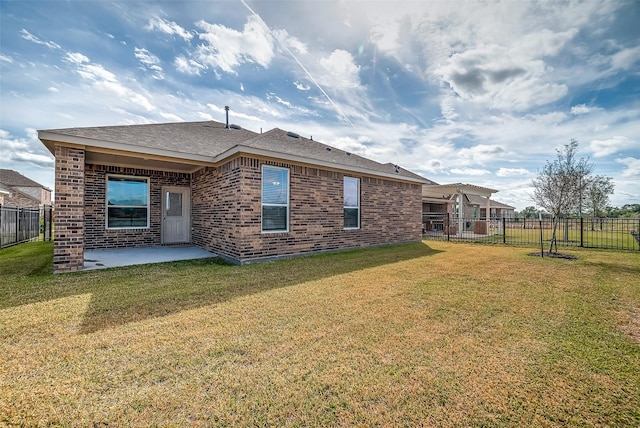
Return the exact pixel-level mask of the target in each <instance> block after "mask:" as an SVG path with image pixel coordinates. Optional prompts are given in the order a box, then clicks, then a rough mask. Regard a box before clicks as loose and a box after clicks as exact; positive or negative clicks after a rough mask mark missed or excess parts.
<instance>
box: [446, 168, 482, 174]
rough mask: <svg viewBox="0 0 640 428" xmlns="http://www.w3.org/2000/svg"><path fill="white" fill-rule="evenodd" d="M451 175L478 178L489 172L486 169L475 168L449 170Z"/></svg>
mask: <svg viewBox="0 0 640 428" xmlns="http://www.w3.org/2000/svg"><path fill="white" fill-rule="evenodd" d="M449 171H450V172H451V173H452V174H458V175H470V176H480V175H489V174H491V171H489V170H486V169H477V168H451V169H450V170H449Z"/></svg>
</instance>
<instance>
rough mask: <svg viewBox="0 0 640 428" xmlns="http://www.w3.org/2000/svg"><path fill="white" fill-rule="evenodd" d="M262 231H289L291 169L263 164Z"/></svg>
mask: <svg viewBox="0 0 640 428" xmlns="http://www.w3.org/2000/svg"><path fill="white" fill-rule="evenodd" d="M262 231H263V232H288V231H289V170H288V169H285V168H277V167H275V166H267V165H262Z"/></svg>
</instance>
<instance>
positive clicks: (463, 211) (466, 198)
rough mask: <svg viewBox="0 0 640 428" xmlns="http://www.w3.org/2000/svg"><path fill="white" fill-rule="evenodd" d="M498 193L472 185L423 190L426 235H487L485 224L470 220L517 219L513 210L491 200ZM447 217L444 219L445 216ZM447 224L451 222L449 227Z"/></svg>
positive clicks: (435, 187) (429, 186)
mask: <svg viewBox="0 0 640 428" xmlns="http://www.w3.org/2000/svg"><path fill="white" fill-rule="evenodd" d="M496 192H497V190H494V189H489V188H487V187H481V186H476V185H473V184H464V183H455V184H436V183H433V182H431V183H430V184H427V185H424V186H423V187H422V223H423V230H424V231H425V232H431V231H436V232H445V231H446V232H447V233H450V234H452V235H455V234H460V233H462V232H466V231H473V232H475V233H486V231H487V226H486V225H485V224H482V223H479V222H474V221H471V219H474V218H475V219H478V220H487V217H486V213H487V210H488V211H489V213H490V216H489V220H492V219H493V220H495V219H500V218H503V217H504V218H512V217H514V210H515V209H514V207H511V206H509V205H505V204H502V203H500V202H496V201H493V200H491V195H492V194H493V193H496ZM445 213H446V214H448V216H443V215H442V214H445ZM447 222H451V223H450V224H448V223H447Z"/></svg>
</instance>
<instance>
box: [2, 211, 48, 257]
mask: <svg viewBox="0 0 640 428" xmlns="http://www.w3.org/2000/svg"><path fill="white" fill-rule="evenodd" d="M52 226H53V210H52V208H51V207H50V206H45V207H44V208H42V209H39V208H17V207H7V206H1V205H0V248H5V247H8V246H10V245H15V244H20V243H22V242H27V241H31V240H38V239H40V237H41V236H42V239H43V240H45V241H50V240H51V239H52Z"/></svg>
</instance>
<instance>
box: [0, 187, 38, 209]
mask: <svg viewBox="0 0 640 428" xmlns="http://www.w3.org/2000/svg"><path fill="white" fill-rule="evenodd" d="M39 204H40V202H39V201H38V200H37V199H35V198H33V197H31V196H30V195H27V194H24V193H22V192H18V191H16V190H14V189H10V190H9V194H8V195H7V194H0V205H5V206H8V207H18V208H38V206H39Z"/></svg>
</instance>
